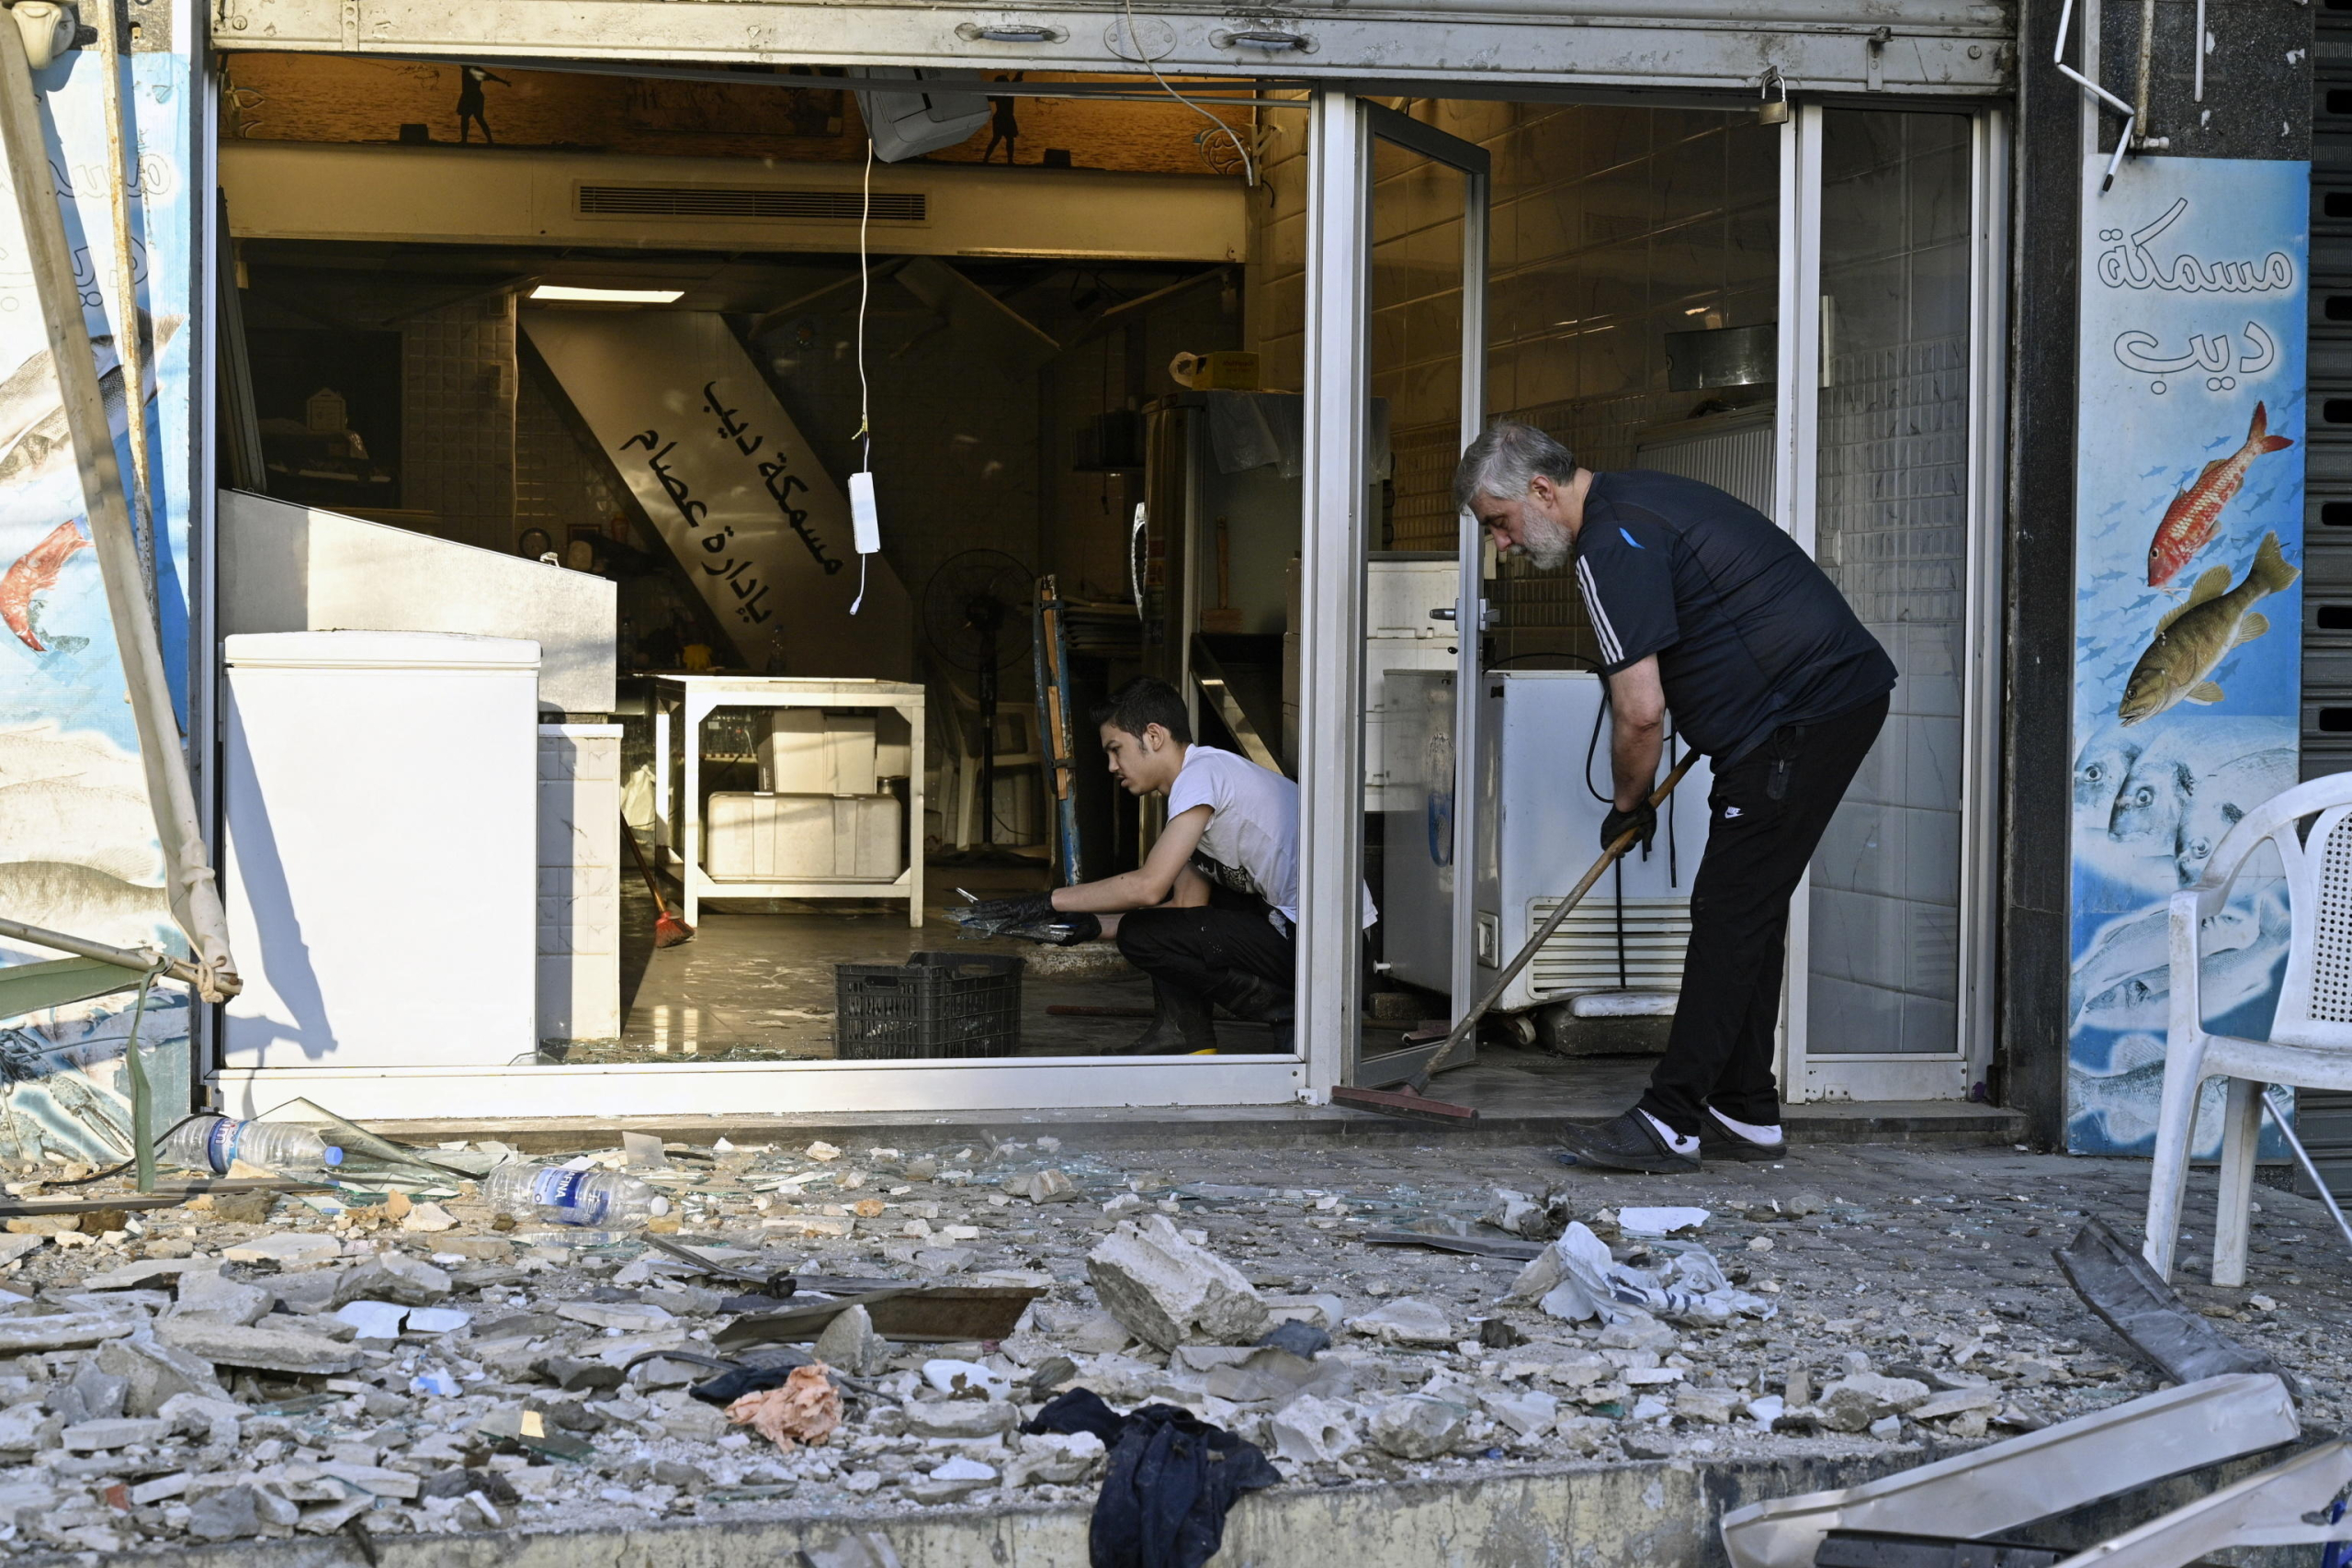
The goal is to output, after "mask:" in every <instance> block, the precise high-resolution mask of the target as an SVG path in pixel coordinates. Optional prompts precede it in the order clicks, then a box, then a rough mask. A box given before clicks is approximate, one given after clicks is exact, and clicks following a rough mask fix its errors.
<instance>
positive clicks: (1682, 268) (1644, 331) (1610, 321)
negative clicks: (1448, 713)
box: [1250, 99, 1780, 659]
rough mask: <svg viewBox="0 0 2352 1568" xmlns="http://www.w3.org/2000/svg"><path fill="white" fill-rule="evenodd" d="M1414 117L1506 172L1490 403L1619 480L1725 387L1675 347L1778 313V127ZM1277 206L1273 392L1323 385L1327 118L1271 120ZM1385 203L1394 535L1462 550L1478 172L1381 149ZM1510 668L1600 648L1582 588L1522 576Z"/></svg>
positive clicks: (1383, 327)
mask: <svg viewBox="0 0 2352 1568" xmlns="http://www.w3.org/2000/svg"><path fill="white" fill-rule="evenodd" d="M1394 107H1402V108H1403V109H1404V110H1405V112H1407V113H1408V114H1410V115H1411V116H1412V117H1413V118H1416V119H1419V120H1422V121H1424V122H1426V123H1429V124H1431V125H1434V126H1436V127H1437V128H1438V129H1440V130H1444V131H1446V132H1447V133H1449V134H1451V135H1453V136H1458V137H1461V138H1463V139H1464V141H1472V142H1476V144H1478V145H1479V146H1481V147H1484V148H1485V149H1486V150H1487V153H1488V155H1489V157H1490V158H1491V159H1492V186H1491V194H1492V201H1491V212H1490V217H1489V226H1488V245H1489V251H1490V262H1489V270H1488V282H1487V344H1488V352H1487V409H1488V411H1489V412H1490V414H1497V415H1499V414H1509V415H1510V416H1511V417H1514V418H1519V419H1524V420H1527V421H1529V422H1530V423H1534V424H1536V425H1539V426H1541V427H1542V428H1544V429H1545V430H1547V431H1550V432H1551V433H1552V434H1555V435H1557V436H1559V437H1560V438H1561V439H1562V440H1564V441H1566V443H1567V444H1568V445H1569V446H1570V447H1571V449H1573V450H1574V451H1576V452H1577V456H1578V457H1579V458H1581V459H1583V460H1584V461H1586V462H1587V463H1589V464H1590V465H1592V466H1595V467H1599V468H1610V467H1623V466H1625V465H1627V464H1630V463H1631V462H1632V461H1633V459H1634V446H1635V444H1636V442H1637V440H1638V438H1639V434H1640V433H1641V432H1642V431H1643V430H1645V429H1646V428H1648V427H1650V426H1652V425H1655V424H1657V423H1666V422H1670V421H1674V420H1679V419H1683V418H1687V417H1689V416H1690V415H1691V412H1693V411H1694V410H1695V409H1697V408H1698V407H1699V406H1700V405H1701V404H1702V403H1704V402H1707V401H1709V400H1711V399H1712V398H1713V397H1715V396H1717V394H1709V393H1691V392H1680V393H1676V392H1668V390H1667V362H1666V343H1665V334H1666V333H1669V332H1684V331H1689V330H1692V329H1694V328H1705V327H1725V326H1729V327H1737V326H1747V325H1751V324H1754V323H1757V322H1760V321H1770V320H1771V319H1772V318H1773V315H1774V313H1775V311H1776V309H1777V305H1778V299H1777V288H1778V283H1777V278H1778V268H1779V211H1780V165H1779V143H1778V140H1777V138H1778V136H1779V132H1778V131H1777V130H1773V129H1770V128H1767V127H1762V126H1758V124H1757V123H1756V118H1755V116H1753V115H1752V114H1748V113H1745V112H1736V113H1715V112H1702V111H1697V110H1686V109H1645V108H1624V107H1605V106H1597V105H1579V106H1570V105H1556V104H1498V103H1471V102H1454V101H1446V100H1428V99H1416V100H1411V101H1410V102H1407V103H1401V104H1398V105H1396V106H1394ZM1261 119H1262V120H1263V121H1264V122H1265V123H1266V125H1267V126H1268V128H1269V130H1271V131H1272V132H1274V134H1272V136H1271V137H1270V138H1269V139H1268V141H1267V145H1268V148H1269V153H1268V156H1267V159H1266V162H1265V171H1266V175H1267V181H1268V185H1269V187H1270V190H1269V194H1268V195H1267V196H1266V197H1265V198H1264V200H1265V205H1264V207H1263V209H1262V210H1261V219H1260V222H1259V225H1258V230H1257V233H1256V235H1255V242H1256V245H1257V250H1256V254H1253V256H1252V265H1251V267H1250V336H1251V340H1252V344H1253V346H1255V347H1256V348H1257V349H1258V350H1259V352H1260V353H1261V355H1264V356H1265V359H1266V363H1267V367H1268V368H1267V375H1268V382H1269V385H1272V386H1295V385H1297V378H1299V377H1300V375H1301V374H1302V370H1301V368H1300V367H1301V365H1302V363H1303V357H1302V356H1303V352H1304V321H1305V299H1306V291H1305V276H1304V275H1305V265H1306V215H1305V203H1306V158H1305V156H1304V154H1305V152H1306V116H1305V114H1304V113H1303V112H1302V111H1295V110H1288V109H1272V110H1261ZM1374 173H1375V185H1374V196H1373V214H1374V217H1373V223H1374V246H1375V254H1374V320H1373V325H1372V345H1373V356H1374V373H1373V392H1374V395H1375V396H1378V397H1384V398H1386V399H1388V400H1390V407H1391V414H1390V418H1391V428H1392V431H1393V446H1394V450H1395V455H1396V464H1395V473H1394V499H1393V502H1392V503H1391V505H1390V508H1389V512H1388V517H1387V519H1386V531H1385V536H1384V537H1383V538H1382V539H1380V540H1378V541H1376V542H1377V543H1381V544H1385V546H1387V547H1391V548H1396V549H1450V548H1452V547H1453V543H1454V538H1455V527H1456V522H1455V513H1454V511H1453V502H1452V498H1451V494H1450V489H1451V485H1452V480H1453V455H1454V453H1455V452H1456V451H1458V450H1459V442H1460V434H1459V431H1458V428H1457V420H1458V408H1459V399H1460V392H1459V385H1460V383H1459V379H1458V378H1459V364H1458V358H1459V348H1458V345H1459V344H1460V342H1461V315H1460V311H1461V292H1460V291H1461V254H1462V227H1461V221H1462V219H1461V214H1462V197H1461V184H1460V180H1459V177H1458V176H1455V175H1451V174H1450V173H1448V172H1445V171H1442V170H1440V169H1437V168H1434V167H1432V166H1431V165H1430V164H1428V163H1427V162H1426V161H1424V160H1421V159H1419V158H1417V157H1412V156H1409V155H1402V154H1399V153H1397V152H1393V151H1383V152H1380V154H1379V157H1378V161H1377V163H1376V164H1375V168H1374ZM1495 598H1496V606H1497V611H1498V620H1497V623H1496V626H1497V643H1498V647H1497V655H1498V657H1499V658H1504V659H1510V658H1513V657H1524V656H1526V655H1529V654H1536V653H1544V652H1552V651H1567V652H1572V653H1573V652H1582V653H1585V654H1588V655H1589V653H1590V652H1591V649H1590V646H1589V640H1590V639H1589V633H1588V632H1587V631H1586V630H1585V628H1584V626H1583V619H1582V614H1581V611H1580V610H1579V609H1578V607H1577V604H1576V603H1575V595H1574V594H1573V593H1571V592H1568V591H1567V586H1566V579H1565V578H1559V577H1555V576H1547V575H1544V574H1535V573H1530V572H1528V571H1526V570H1524V569H1523V568H1521V567H1519V566H1515V565H1507V566H1506V567H1505V568H1504V570H1503V576H1502V581H1500V582H1498V584H1497V587H1496V590H1495Z"/></svg>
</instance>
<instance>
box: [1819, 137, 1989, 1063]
mask: <svg viewBox="0 0 2352 1568" xmlns="http://www.w3.org/2000/svg"><path fill="white" fill-rule="evenodd" d="M1968 192H1969V127H1968V121H1967V119H1966V118H1964V117H1962V116H1959V115H1948V114H1912V113H1900V112H1886V111H1862V110H1851V109H1832V110H1830V111H1829V112H1828V114H1827V115H1826V119H1825V135H1824V140H1823V154H1822V265H1821V292H1822V297H1823V311H1824V314H1825V316H1826V318H1827V320H1826V323H1825V330H1824V333H1823V348H1824V354H1823V370H1824V374H1823V376H1822V383H1823V384H1822V389H1821V411H1820V429H1821V437H1820V439H1821V448H1820V451H1821V464H1820V470H1819V475H1818V478H1817V480H1816V483H1817V487H1818V495H1819V504H1818V508H1817V510H1816V513H1815V558H1817V559H1818V560H1819V561H1820V562H1821V565H1822V568H1823V570H1826V571H1827V572H1828V573H1829V575H1830V578H1831V580H1832V581H1835V582H1836V583H1837V584H1838V588H1839V590H1840V591H1841V592H1844V594H1845V595H1846V600H1847V603H1849V604H1851V605H1853V607H1854V611H1855V613H1856V614H1857V615H1860V617H1861V619H1862V622H1863V624H1864V625H1865V626H1869V627H1870V629H1871V632H1872V633H1873V634H1875V635H1876V636H1877V637H1878V639H1879V641H1880V642H1882V643H1883V644H1884V645H1885V647H1886V650H1887V652H1888V653H1890V654H1891V655H1893V656H1894V662H1895V666H1896V668H1897V669H1898V670H1900V671H1902V679H1901V681H1900V682H1898V683H1897V685H1896V686H1895V689H1894V706H1893V709H1892V711H1891V712H1890V713H1889V715H1888V716H1887V721H1886V728H1885V729H1884V730H1883V732H1882V733H1881V734H1880V737H1879V741H1878V744H1877V746H1876V747H1875V748H1874V749H1872V750H1871V755H1870V757H1869V758H1868V760H1866V761H1864V762H1863V764H1862V770H1861V772H1860V774H1859V775H1857V777H1856V778H1855V781H1854V784H1853V786H1852V787H1851V788H1850V789H1849V790H1848V791H1847V794H1846V801H1845V804H1844V805H1843V806H1841V807H1839V808H1838V815H1837V817H1836V818H1835V819H1834V820H1833V821H1832V822H1831V824H1830V828H1829V831H1828V833H1827V834H1826V836H1825V838H1824V839H1823V840H1822V846H1821V850H1820V852H1819V853H1818V854H1817V855H1816V856H1815V859H1814V867H1813V894H1812V910H1813V937H1812V967H1813V982H1812V1008H1811V1020H1810V1023H1811V1033H1810V1037H1809V1040H1808V1044H1807V1049H1808V1051H1809V1052H1811V1053H1813V1054H1816V1055H1818V1054H1827V1053H1834V1052H1838V1051H1864V1052H1868V1051H1949V1050H1951V1049H1952V1048H1953V1044H1954V1042H1955V1040H1956V1038H1957V1035H1956V1030H1957V1027H1958V995H1959V978H1960V972H1959V950H1958V942H1959V919H1960V807H1961V794H1960V786H1961V777H1962V773H1961V770H1962V750H1963V729H1962V660H1963V657H1964V655H1965V651H1966V648H1967V627H1966V626H1965V624H1964V618H1965V613H1966V608H1967V581H1966V573H1967V548H1968V471H1967V462H1968V439H1967V438H1968V263H1969V245H1968Z"/></svg>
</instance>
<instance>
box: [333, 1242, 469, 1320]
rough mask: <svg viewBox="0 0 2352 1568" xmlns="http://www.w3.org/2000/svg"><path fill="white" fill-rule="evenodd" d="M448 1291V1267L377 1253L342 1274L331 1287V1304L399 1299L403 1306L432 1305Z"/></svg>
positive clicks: (390, 1253) (399, 1255)
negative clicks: (341, 1277) (333, 1286)
mask: <svg viewBox="0 0 2352 1568" xmlns="http://www.w3.org/2000/svg"><path fill="white" fill-rule="evenodd" d="M449 1291H450V1280H449V1276H448V1273H447V1270H445V1269H436V1268H435V1267H434V1266H433V1265H432V1264H430V1263H427V1262H425V1261H424V1259H423V1258H411V1257H409V1256H408V1255H407V1254H406V1253H403V1252H379V1253H378V1254H377V1255H376V1256H375V1257H373V1258H369V1259H368V1261H367V1262H365V1263H363V1264H361V1265H360V1266H359V1267H358V1268H356V1269H353V1270H352V1271H351V1272H350V1273H348V1274H345V1276H344V1277H343V1282H342V1283H341V1284H339V1285H337V1286H336V1287H335V1288H334V1304H335V1305H336V1306H342V1305H343V1304H344V1303H346V1302H367V1301H375V1302H398V1303H400V1304H401V1305H402V1306H413V1307H423V1306H431V1305H433V1304H434V1303H435V1302H438V1301H441V1300H443V1299H445V1298H446V1297H447V1295H448V1294H449Z"/></svg>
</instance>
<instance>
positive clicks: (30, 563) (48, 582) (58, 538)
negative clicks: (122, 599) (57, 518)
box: [0, 517, 90, 653]
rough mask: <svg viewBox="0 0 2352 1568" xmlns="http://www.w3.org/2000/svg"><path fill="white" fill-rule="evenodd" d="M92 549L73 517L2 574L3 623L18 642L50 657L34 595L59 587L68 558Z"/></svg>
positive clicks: (0, 615)
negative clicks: (59, 580)
mask: <svg viewBox="0 0 2352 1568" xmlns="http://www.w3.org/2000/svg"><path fill="white" fill-rule="evenodd" d="M89 547H90V541H89V540H87V539H85V538H84V537H83V536H82V532H81V530H80V529H79V528H77V527H76V526H74V519H72V518H70V517H69V518H67V519H66V520H65V521H64V522H62V523H60V524H59V525H57V526H56V527H55V528H54V529H52V530H51V532H50V535H49V537H47V538H45V539H43V540H42V541H41V542H40V544H38V545H35V546H34V547H32V548H31V549H29V550H27V551H26V552H25V553H24V554H23V555H21V556H18V557H17V558H16V560H15V561H14V562H12V563H11V564H10V565H9V567H8V570H6V572H5V573H0V623H6V626H7V627H8V629H9V631H11V632H13V633H14V634H16V638H17V641H18V642H21V643H23V644H24V645H25V646H26V647H27V648H29V649H32V650H33V651H34V652H35V653H47V652H48V651H49V645H48V644H46V643H44V642H42V641H41V633H40V628H39V627H38V626H36V625H35V624H34V622H35V620H36V618H37V615H38V613H39V611H38V607H37V606H36V605H35V604H33V595H34V594H36V593H39V592H40V591H41V590H43V589H45V588H54V587H56V586H57V574H58V572H59V571H61V570H63V568H64V566H65V561H66V558H67V557H69V556H71V555H72V554H73V553H74V551H75V550H86V549H88V548H89Z"/></svg>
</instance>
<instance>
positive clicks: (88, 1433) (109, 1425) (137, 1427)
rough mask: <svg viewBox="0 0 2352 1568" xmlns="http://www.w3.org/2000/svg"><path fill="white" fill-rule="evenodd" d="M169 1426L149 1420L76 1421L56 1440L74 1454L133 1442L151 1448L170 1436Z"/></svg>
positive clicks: (121, 1447)
mask: <svg viewBox="0 0 2352 1568" xmlns="http://www.w3.org/2000/svg"><path fill="white" fill-rule="evenodd" d="M171 1430H172V1424H171V1423H170V1422H169V1421H158V1420H155V1419H153V1418H152V1417H142V1416H116V1417H115V1418H114V1419H112V1420H110V1421H79V1422H76V1423H75V1424H74V1425H73V1426H71V1427H66V1428H65V1430H64V1431H63V1432H62V1433H60V1434H59V1435H58V1439H57V1440H58V1441H59V1442H60V1443H62V1444H63V1445H64V1446H65V1447H66V1448H68V1449H70V1450H74V1451H75V1452H91V1451H96V1450H112V1449H127V1448H129V1447H130V1446H131V1445H132V1444H133V1443H146V1444H149V1445H153V1444H155V1443H160V1442H162V1441H163V1440H164V1438H167V1437H169V1436H170V1435H171Z"/></svg>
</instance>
